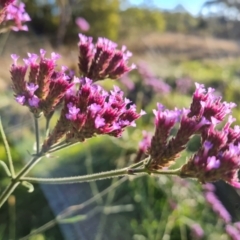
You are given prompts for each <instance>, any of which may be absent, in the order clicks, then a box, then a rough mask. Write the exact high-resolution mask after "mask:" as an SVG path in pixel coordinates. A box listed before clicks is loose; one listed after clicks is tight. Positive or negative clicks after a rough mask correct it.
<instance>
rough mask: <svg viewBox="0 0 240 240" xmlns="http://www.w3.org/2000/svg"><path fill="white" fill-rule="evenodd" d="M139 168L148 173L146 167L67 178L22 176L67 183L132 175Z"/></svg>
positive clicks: (40, 180) (49, 182)
mask: <svg viewBox="0 0 240 240" xmlns="http://www.w3.org/2000/svg"><path fill="white" fill-rule="evenodd" d="M136 170H137V172H138V173H143V174H144V173H146V170H145V169H144V168H142V169H129V168H123V169H119V170H112V171H108V172H101V173H95V174H89V175H84V176H77V177H66V178H31V177H24V178H21V180H23V181H28V182H32V183H42V184H67V183H80V182H90V181H94V180H102V179H106V178H114V177H120V176H125V175H132V174H134V172H135V171H136Z"/></svg>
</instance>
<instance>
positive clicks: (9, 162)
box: [0, 118, 15, 177]
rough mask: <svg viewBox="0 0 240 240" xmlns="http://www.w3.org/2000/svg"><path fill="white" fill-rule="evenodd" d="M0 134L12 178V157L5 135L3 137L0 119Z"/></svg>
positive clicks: (13, 171) (13, 172)
mask: <svg viewBox="0 0 240 240" xmlns="http://www.w3.org/2000/svg"><path fill="white" fill-rule="evenodd" d="M0 132H1V135H2V139H3V143H4V147H5V150H6V154H7V159H8V164H9V168H10V173H11V176H12V177H15V170H14V166H13V161H12V155H11V152H10V147H9V145H8V141H7V138H6V135H5V133H4V130H3V126H2V121H1V118H0ZM4 169H5V170H6V168H4ZM6 173H7V174H8V172H6Z"/></svg>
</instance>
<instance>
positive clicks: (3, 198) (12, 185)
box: [0, 181, 20, 207]
mask: <svg viewBox="0 0 240 240" xmlns="http://www.w3.org/2000/svg"><path fill="white" fill-rule="evenodd" d="M19 184H20V182H14V181H12V182H11V183H10V184H9V185H8V187H7V188H6V189H5V191H4V192H3V193H2V195H1V196H0V207H1V206H2V205H3V204H4V203H5V202H6V201H7V199H8V197H9V196H10V195H11V193H12V192H13V191H14V190H15V188H16V187H17V186H18V185H19Z"/></svg>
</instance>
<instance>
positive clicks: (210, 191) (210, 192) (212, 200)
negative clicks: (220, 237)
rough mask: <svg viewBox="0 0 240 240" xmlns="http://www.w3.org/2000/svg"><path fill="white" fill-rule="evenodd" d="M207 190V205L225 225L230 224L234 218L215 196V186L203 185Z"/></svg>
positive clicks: (205, 194)
mask: <svg viewBox="0 0 240 240" xmlns="http://www.w3.org/2000/svg"><path fill="white" fill-rule="evenodd" d="M203 189H204V190H205V192H204V196H205V199H206V201H207V203H208V204H209V205H210V206H211V208H212V210H213V211H214V212H215V213H216V214H217V215H218V216H219V217H220V218H221V219H222V220H223V221H224V223H230V222H231V220H232V217H231V215H230V213H229V212H228V211H227V210H226V208H225V207H224V206H223V204H222V202H221V201H220V200H219V199H218V197H217V196H216V194H215V186H214V185H213V184H211V183H207V184H204V185H203Z"/></svg>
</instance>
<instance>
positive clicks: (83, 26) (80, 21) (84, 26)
mask: <svg viewBox="0 0 240 240" xmlns="http://www.w3.org/2000/svg"><path fill="white" fill-rule="evenodd" d="M75 23H76V24H77V26H78V27H79V29H80V30H81V31H83V32H86V31H88V30H89V28H90V25H89V23H88V22H87V20H86V19H84V18H82V17H78V18H76V20H75Z"/></svg>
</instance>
